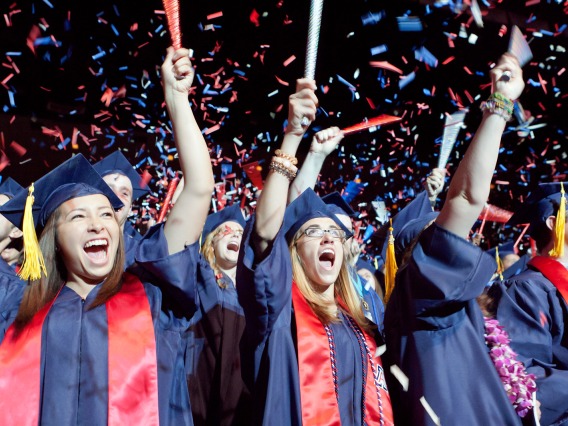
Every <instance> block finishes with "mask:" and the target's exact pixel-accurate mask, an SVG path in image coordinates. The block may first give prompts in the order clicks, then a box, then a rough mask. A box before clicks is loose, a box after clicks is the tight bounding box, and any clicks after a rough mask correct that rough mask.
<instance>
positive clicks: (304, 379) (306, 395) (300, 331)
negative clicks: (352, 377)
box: [292, 283, 393, 426]
mask: <svg viewBox="0 0 568 426" xmlns="http://www.w3.org/2000/svg"><path fill="white" fill-rule="evenodd" d="M292 303H293V305H294V316H295V318H296V333H297V341H298V368H299V375H300V401H301V407H302V424H303V425H304V426H311V425H314V426H316V425H317V426H340V425H341V419H340V415H339V407H338V405H337V397H336V395H335V387H334V383H333V375H332V369H331V355H330V347H329V340H328V337H327V333H326V331H325V329H324V326H323V324H322V323H321V322H320V320H319V319H318V318H317V316H316V315H315V314H314V313H313V311H312V309H311V307H310V305H309V304H308V302H306V299H305V298H304V296H303V295H302V293H301V292H300V290H299V289H298V287H297V286H296V283H293V284H292ZM362 331H363V335H364V337H365V340H366V343H367V346H368V347H369V350H370V351H371V354H372V356H374V354H375V352H376V344H375V341H374V339H373V338H372V337H371V336H369V335H368V334H367V333H366V332H365V331H364V330H362ZM366 362H367V371H368V374H367V380H366V383H365V390H366V395H367V396H366V399H365V402H366V403H365V410H366V411H365V418H366V420H367V424H379V422H380V417H381V416H380V408H379V402H378V399H377V387H376V386H375V380H374V376H373V372H372V369H371V364H370V362H369V360H368V359H366ZM374 362H375V364H376V365H378V366H381V369H382V365H381V360H380V358H379V357H376V358H374ZM379 391H380V392H381V400H382V412H383V421H384V424H385V425H387V426H388V425H392V424H393V420H392V419H393V414H392V407H391V402H390V396H389V394H388V392H387V391H386V390H384V389H382V388H380V390H379Z"/></svg>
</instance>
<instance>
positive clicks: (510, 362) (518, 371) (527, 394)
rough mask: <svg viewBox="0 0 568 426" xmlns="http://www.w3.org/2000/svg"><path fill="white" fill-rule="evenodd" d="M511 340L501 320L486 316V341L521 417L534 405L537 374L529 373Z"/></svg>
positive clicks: (496, 367) (509, 395)
mask: <svg viewBox="0 0 568 426" xmlns="http://www.w3.org/2000/svg"><path fill="white" fill-rule="evenodd" d="M509 342H510V339H509V335H508V334H507V332H506V331H505V329H504V328H503V326H502V325H500V324H499V321H497V320H496V319H492V318H485V343H486V344H487V346H488V347H489V356H490V357H491V360H492V361H493V364H494V365H495V369H496V370H497V373H498V374H499V378H500V379H501V381H502V382H503V386H504V387H505V391H506V392H507V396H508V397H509V401H511V403H512V404H513V407H514V408H515V411H516V412H517V414H518V415H519V417H525V416H526V415H527V413H528V412H529V411H530V410H531V409H532V408H533V407H534V405H533V395H534V393H535V392H536V383H535V375H534V374H527V372H526V370H525V366H524V365H523V363H522V362H520V361H519V360H517V354H516V353H515V352H513V350H512V349H511V347H510V346H509Z"/></svg>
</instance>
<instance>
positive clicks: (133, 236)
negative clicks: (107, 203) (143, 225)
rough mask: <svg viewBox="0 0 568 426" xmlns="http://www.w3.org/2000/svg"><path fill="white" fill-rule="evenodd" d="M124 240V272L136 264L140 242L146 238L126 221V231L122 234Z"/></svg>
mask: <svg viewBox="0 0 568 426" xmlns="http://www.w3.org/2000/svg"><path fill="white" fill-rule="evenodd" d="M122 237H123V240H124V270H126V269H128V268H129V267H130V266H132V265H133V264H134V262H135V256H136V249H137V247H138V244H139V243H140V241H141V240H142V239H143V238H144V237H143V236H142V235H141V234H140V233H139V232H138V231H137V230H136V229H135V228H134V225H132V223H130V222H129V221H126V222H125V223H124V231H123V233H122Z"/></svg>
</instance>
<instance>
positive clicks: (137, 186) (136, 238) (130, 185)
mask: <svg viewBox="0 0 568 426" xmlns="http://www.w3.org/2000/svg"><path fill="white" fill-rule="evenodd" d="M93 167H94V168H95V170H96V171H97V172H98V173H99V174H100V175H101V177H102V178H103V179H104V181H105V182H106V183H107V185H108V186H110V187H111V188H112V190H113V191H114V193H115V194H116V196H117V197H118V198H120V201H122V204H124V207H122V208H121V209H120V210H118V211H117V212H116V219H117V220H118V223H119V224H120V228H121V229H122V231H123V238H124V251H125V253H126V261H125V265H124V267H125V269H127V268H128V267H129V266H131V265H132V264H133V263H134V253H135V252H136V245H137V244H138V243H139V242H140V240H141V239H142V235H141V234H140V233H139V232H138V231H137V230H136V229H135V228H134V226H133V225H132V223H131V222H130V221H129V220H128V216H129V215H130V212H131V210H132V203H133V202H134V201H136V200H138V199H139V198H142V197H143V196H144V195H146V194H148V192H149V191H150V189H149V188H148V185H147V184H146V183H145V182H143V181H142V178H141V176H140V175H139V174H138V173H137V172H136V170H134V168H133V167H132V164H130V163H129V162H128V160H127V159H126V157H125V156H124V154H123V153H122V152H120V151H118V150H117V151H115V152H113V153H112V154H110V155H108V156H106V157H105V158H103V159H102V160H100V161H99V162H97V163H95V164H94V165H93Z"/></svg>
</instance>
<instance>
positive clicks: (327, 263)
mask: <svg viewBox="0 0 568 426" xmlns="http://www.w3.org/2000/svg"><path fill="white" fill-rule="evenodd" d="M319 261H320V264H321V266H323V267H324V268H325V269H331V268H333V264H334V263H335V252H334V251H333V250H332V249H324V250H323V251H322V252H321V253H320V255H319Z"/></svg>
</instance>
